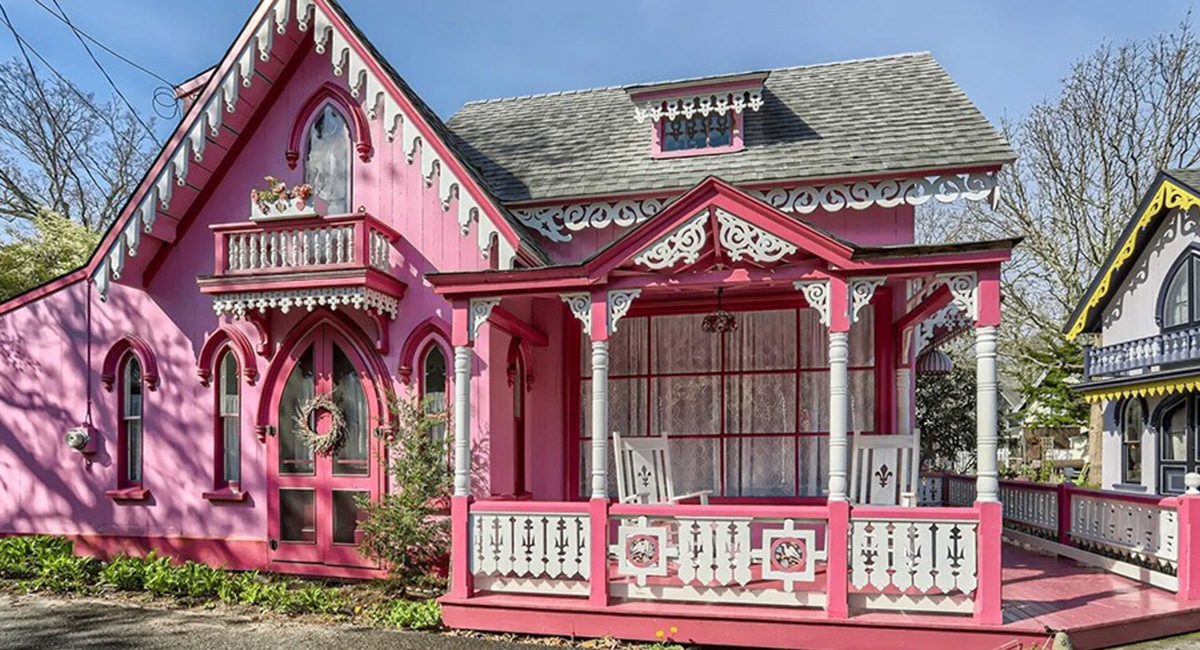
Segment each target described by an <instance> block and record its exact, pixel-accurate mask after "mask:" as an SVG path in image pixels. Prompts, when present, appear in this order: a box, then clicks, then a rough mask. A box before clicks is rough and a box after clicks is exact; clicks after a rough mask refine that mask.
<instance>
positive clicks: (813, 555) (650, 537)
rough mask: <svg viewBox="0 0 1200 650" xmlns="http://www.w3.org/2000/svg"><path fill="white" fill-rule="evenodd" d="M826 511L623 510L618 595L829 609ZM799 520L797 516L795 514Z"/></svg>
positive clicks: (614, 586)
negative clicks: (825, 572) (820, 566)
mask: <svg viewBox="0 0 1200 650" xmlns="http://www.w3.org/2000/svg"><path fill="white" fill-rule="evenodd" d="M825 513H826V509H825V508H823V507H797V508H767V507H742V508H722V507H710V506H668V507H665V508H664V507H663V506H641V505H619V506H613V508H612V510H611V514H612V519H613V520H615V522H616V531H615V537H613V538H612V539H611V542H612V543H611V545H610V546H609V555H610V558H612V559H613V560H615V563H616V567H615V570H614V572H613V575H612V582H611V584H610V585H609V589H610V591H611V593H612V595H613V596H614V597H616V598H625V599H630V600H662V601H681V602H707V603H743V604H763V605H776V606H799V607H823V606H824V605H825V603H826V594H825V590H824V582H825V576H824V575H823V573H822V572H819V571H818V570H817V566H818V564H823V563H824V562H825V561H826V560H827V556H826V549H825V539H826V536H827V534H828V528H827V521H826V514H825ZM788 515H791V516H788Z"/></svg>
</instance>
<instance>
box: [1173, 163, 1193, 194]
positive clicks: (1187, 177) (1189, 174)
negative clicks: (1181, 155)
mask: <svg viewBox="0 0 1200 650" xmlns="http://www.w3.org/2000/svg"><path fill="white" fill-rule="evenodd" d="M1167 175H1168V176H1171V177H1173V178H1175V179H1176V180H1178V181H1180V182H1181V183H1183V184H1184V185H1187V186H1188V187H1190V188H1192V189H1193V190H1196V191H1200V169H1184V168H1178V169H1168V170H1167Z"/></svg>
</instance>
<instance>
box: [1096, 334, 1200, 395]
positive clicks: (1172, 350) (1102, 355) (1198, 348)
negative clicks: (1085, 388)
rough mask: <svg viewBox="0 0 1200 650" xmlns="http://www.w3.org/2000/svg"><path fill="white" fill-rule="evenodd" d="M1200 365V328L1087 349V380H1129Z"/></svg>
mask: <svg viewBox="0 0 1200 650" xmlns="http://www.w3.org/2000/svg"><path fill="white" fill-rule="evenodd" d="M1197 362H1200V326H1196V327H1189V328H1187V329H1180V330H1175V331H1172V332H1164V333H1162V334H1157V335H1155V336H1148V337H1146V338H1143V339H1136V340H1133V341H1125V342H1124V343H1117V344H1114V345H1106V346H1104V347H1099V348H1085V349H1084V353H1083V378H1084V381H1085V382H1087V381H1097V380H1101V379H1112V378H1117V377H1127V376H1131V375H1138V374H1142V373H1147V372H1154V371H1157V370H1165V369H1169V368H1172V367H1178V366H1182V365H1186V364H1188V363H1197Z"/></svg>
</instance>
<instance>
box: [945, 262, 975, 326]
mask: <svg viewBox="0 0 1200 650" xmlns="http://www.w3.org/2000/svg"><path fill="white" fill-rule="evenodd" d="M937 281H938V282H940V283H942V284H944V285H946V288H947V289H949V290H950V295H951V296H952V298H951V303H952V304H954V305H957V306H958V308H959V309H960V310H962V312H963V313H964V314H966V315H967V316H969V317H970V318H971V319H972V320H978V318H979V278H978V276H977V275H976V274H975V272H974V271H968V272H966V273H944V274H941V275H938V276H937Z"/></svg>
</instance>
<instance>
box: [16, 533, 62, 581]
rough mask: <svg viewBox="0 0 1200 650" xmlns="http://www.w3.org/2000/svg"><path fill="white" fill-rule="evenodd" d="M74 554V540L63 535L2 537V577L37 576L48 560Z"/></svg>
mask: <svg viewBox="0 0 1200 650" xmlns="http://www.w3.org/2000/svg"><path fill="white" fill-rule="evenodd" d="M74 554H75V544H74V542H72V541H71V540H68V539H64V538H61V537H50V536H47V535H22V536H18V537H4V538H0V578H14V579H22V578H36V577H37V576H38V575H39V574H40V573H41V570H42V566H43V565H44V564H45V563H46V562H48V561H50V560H52V559H55V558H63V557H68V556H73V555H74Z"/></svg>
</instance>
